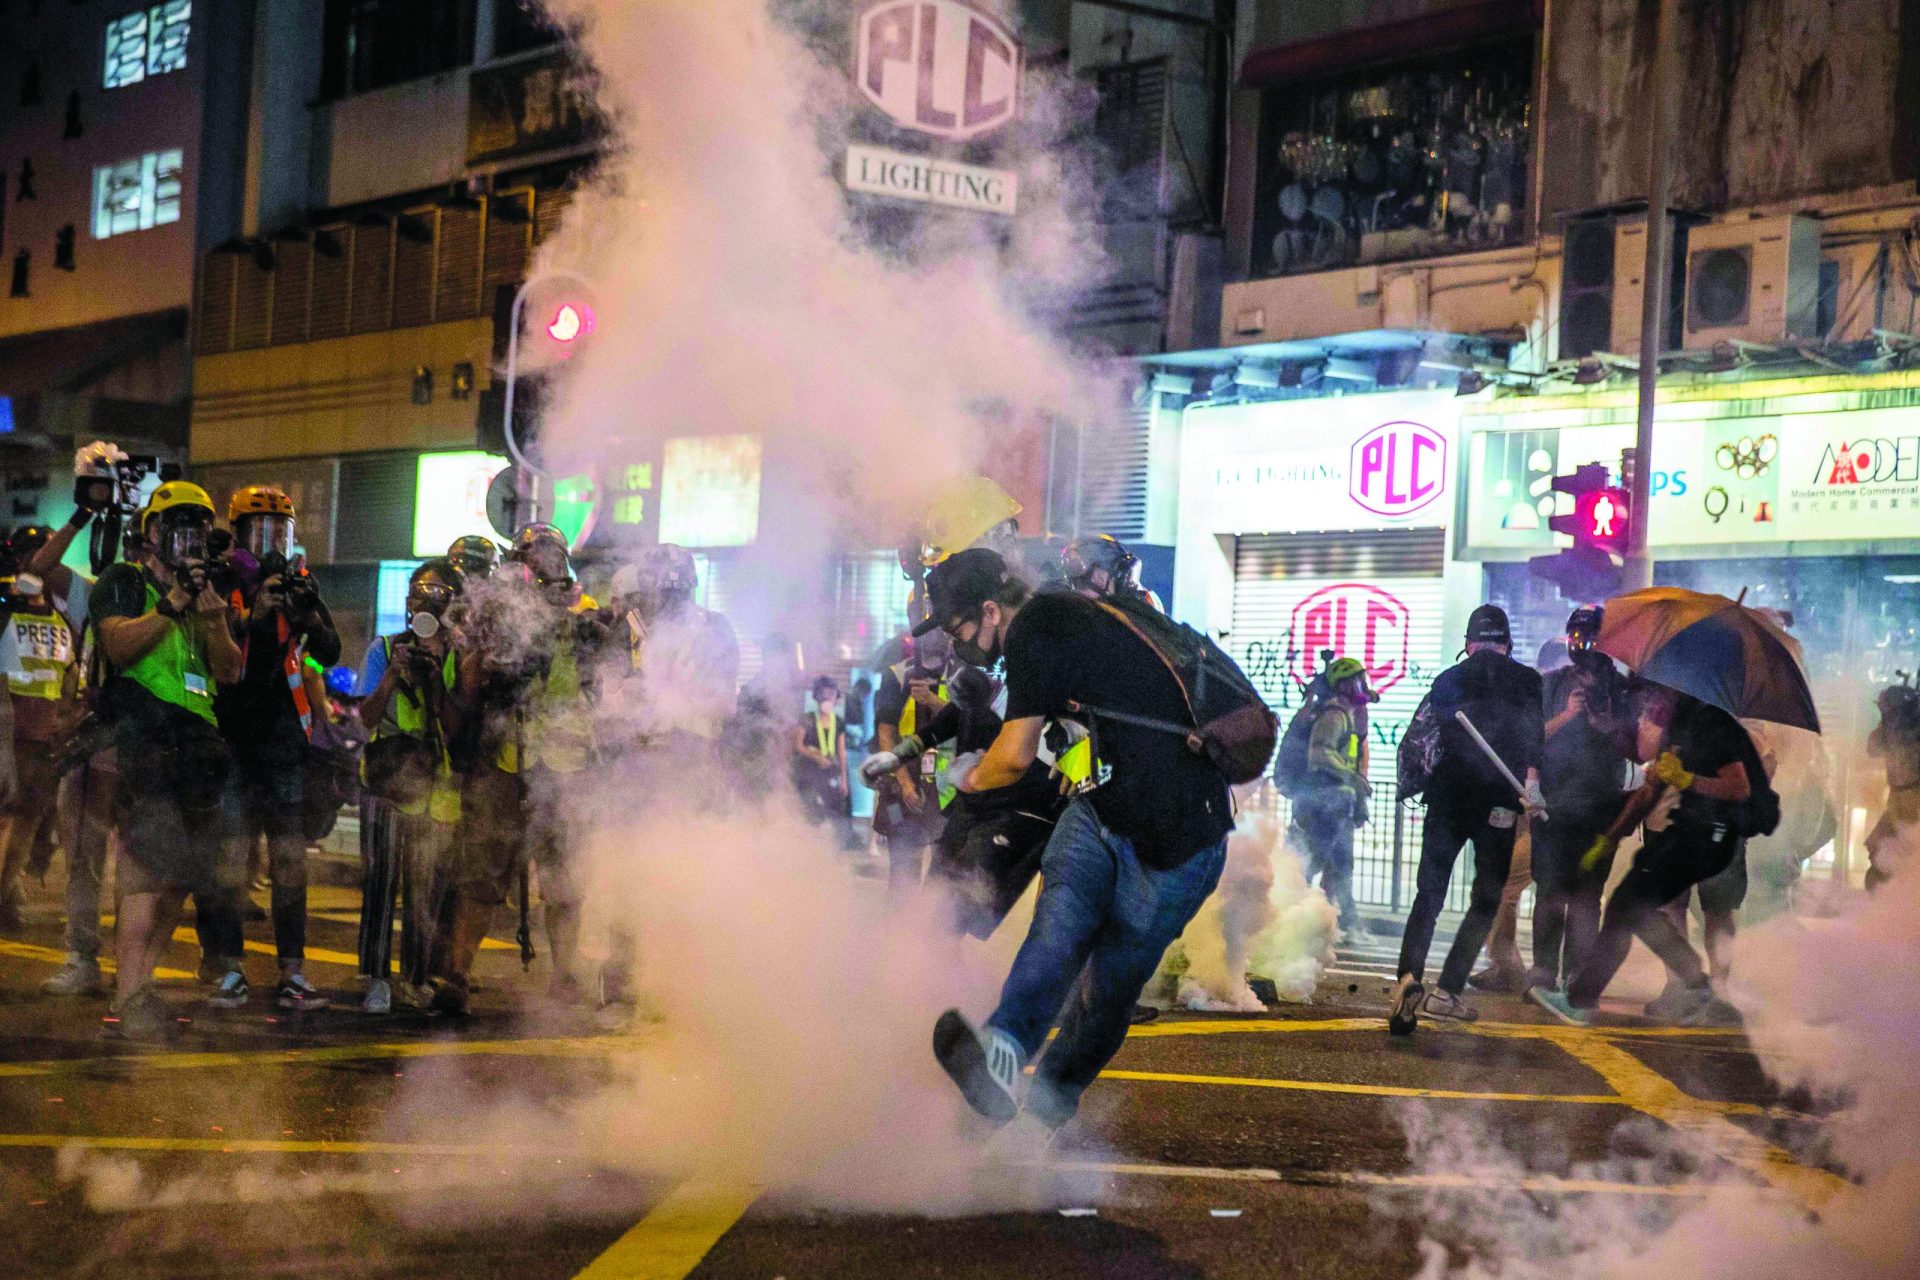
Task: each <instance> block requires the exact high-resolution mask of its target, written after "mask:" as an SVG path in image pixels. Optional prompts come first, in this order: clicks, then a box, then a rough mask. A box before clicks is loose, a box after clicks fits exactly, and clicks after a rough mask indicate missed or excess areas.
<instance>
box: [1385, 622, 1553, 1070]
mask: <svg viewBox="0 0 1920 1280" xmlns="http://www.w3.org/2000/svg"><path fill="white" fill-rule="evenodd" d="M1512 648H1513V635H1512V632H1511V630H1510V629H1509V627H1508V625H1507V615H1506V611H1505V610H1503V609H1501V608H1500V607H1499V606H1497V605H1491V604H1483V605H1481V606H1480V607H1479V608H1477V609H1475V610H1474V611H1473V614H1472V616H1471V617H1469V618H1468V620H1467V657H1466V661H1464V662H1461V663H1457V664H1456V665H1454V666H1452V667H1449V668H1447V669H1446V670H1445V671H1443V672H1441V673H1440V676H1439V678H1438V679H1436V680H1435V681H1434V682H1433V689H1432V691H1431V692H1429V693H1428V695H1427V697H1428V700H1429V703H1430V710H1431V713H1432V714H1433V715H1434V717H1435V718H1436V719H1437V720H1438V722H1439V725H1440V757H1439V761H1438V762H1437V764H1436V765H1435V766H1434V772H1433V778H1432V780H1431V782H1429V784H1428V785H1427V788H1426V799H1427V817H1426V824H1425V827H1424V829H1423V831H1422V833H1421V837H1420V872H1419V880H1418V885H1419V888H1418V890H1417V892H1416V893H1415V895H1414V899H1413V909H1412V911H1411V912H1409V913H1408V916H1407V930H1406V933H1405V935H1404V936H1403V937H1402V938H1401V941H1400V981H1399V983H1398V985H1397V986H1396V987H1395V988H1394V993H1393V1011H1392V1013H1391V1015H1390V1016H1389V1017H1388V1019H1387V1028H1388V1030H1389V1031H1391V1032H1392V1033H1393V1034H1395V1035H1408V1034H1411V1033H1412V1031H1413V1029H1414V1027H1415V1025H1416V1023H1417V1021H1418V1018H1419V1015H1420V1014H1421V1013H1423V1012H1424V1013H1428V1014H1431V1015H1432V1016H1434V1017H1436V1018H1452V1019H1455V1020H1458V1021H1462V1022H1471V1021H1473V1020H1474V1019H1475V1018H1477V1017H1479V1016H1480V1015H1479V1014H1478V1013H1477V1012H1475V1011H1474V1009H1473V1008H1472V1007H1471V1006H1469V1005H1468V1004H1467V1003H1466V1001H1464V1000H1462V999H1461V998H1460V993H1461V992H1462V991H1463V990H1465V989H1466V984H1467V970H1468V969H1469V968H1470V967H1471V966H1472V964H1473V959H1474V957H1475V956H1477V955H1479V954H1480V946H1481V944H1482V943H1484V942H1485V941H1486V939H1487V930H1488V929H1489V928H1490V927H1491V926H1492V924H1493V917H1494V913H1495V912H1496V911H1498V910H1499V909H1500V891H1501V889H1502V888H1504V887H1505V885H1506V883H1507V873H1508V872H1509V871H1510V870H1511V869H1512V862H1513V837H1514V824H1515V822H1517V821H1518V820H1519V816H1520V812H1521V810H1522V808H1525V809H1528V810H1532V809H1538V808H1541V807H1543V805H1544V801H1543V799H1542V797H1541V794H1540V757H1541V752H1542V735H1543V727H1542V724H1541V716H1540V674H1539V672H1537V671H1535V670H1533V669H1532V668H1531V667H1527V666H1522V665H1521V664H1520V663H1518V662H1515V661H1514V660H1513V658H1512V657H1510V656H1509V654H1510V651H1511V650H1512ZM1457 712H1465V713H1466V715H1467V718H1468V719H1469V720H1470V721H1472V723H1473V726H1474V728H1476V729H1478V730H1479V731H1480V733H1481V735H1482V736H1483V737H1484V738H1486V740H1487V743H1488V745H1489V746H1491V747H1492V748H1493V750H1494V752H1495V753H1496V754H1498V756H1499V757H1500V759H1501V761H1502V762H1503V763H1504V764H1505V765H1506V767H1507V769H1508V770H1509V771H1511V772H1512V773H1513V775H1514V776H1515V777H1516V778H1521V779H1524V782H1525V793H1524V794H1515V792H1514V788H1513V784H1512V783H1511V782H1509V781H1507V779H1506V776H1505V775H1504V774H1502V773H1501V771H1500V769H1499V768H1498V767H1497V766H1495V764H1494V763H1493V762H1492V761H1491V760H1489V759H1487V756H1486V753H1485V752H1484V751H1482V750H1481V748H1480V746H1479V744H1478V743H1476V742H1475V741H1474V740H1473V737H1472V735H1471V734H1469V733H1468V732H1467V730H1466V728H1465V726H1463V725H1461V724H1460V722H1459V721H1458V719H1457V718H1456V714H1455V713H1457ZM1469 840H1471V841H1473V896H1472V898H1471V899H1470V900H1469V902H1468V906H1467V914H1466V918H1465V919H1463V920H1462V921H1461V922H1460V931H1459V933H1458V934H1456V935H1455V937H1454V940H1453V947H1452V949H1451V950H1449V951H1448V952H1447V962H1446V964H1445V966H1444V967H1442V969H1441V970H1440V981H1439V983H1438V984H1437V986H1436V987H1435V989H1434V990H1433V991H1431V992H1429V991H1427V989H1426V986H1425V983H1424V977H1425V970H1426V964H1427V950H1428V948H1429V947H1431V946H1432V945H1433V927H1434V923H1435V922H1436V921H1437V920H1438V919H1439V918H1440V908H1441V906H1442V905H1443V904H1444V903H1445V902H1446V897H1447V884H1448V882H1449V881H1450V880H1452V879H1453V864H1454V863H1455V862H1456V861H1457V860H1458V859H1459V857H1460V849H1461V846H1463V845H1464V844H1466V842H1467V841H1469Z"/></svg>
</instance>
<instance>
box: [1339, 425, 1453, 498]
mask: <svg viewBox="0 0 1920 1280" xmlns="http://www.w3.org/2000/svg"><path fill="white" fill-rule="evenodd" d="M1446 487H1447V438H1446V437H1445V436H1443V435H1441V434H1440V433H1439V432H1438V431H1435V430H1434V429H1433V428H1432V427H1429V426H1426V425H1425V424H1423V423H1419V422H1383V423H1381V424H1380V425H1379V426H1377V427H1375V428H1374V429H1373V430H1371V431H1369V432H1367V434H1365V435H1363V436H1361V437H1360V438H1359V439H1358V440H1356V441H1354V444H1353V458H1352V460H1351V463H1350V465H1349V466H1348V468H1347V493H1348V495H1349V496H1351V497H1352V498H1353V500H1354V501H1355V502H1356V503H1358V504H1359V505H1360V506H1362V507H1364V508H1366V509H1367V510H1368V511H1371V512H1373V514H1375V515H1377V516H1387V517H1389V518H1397V517H1400V516H1410V515H1412V514H1413V513H1414V512H1416V511H1419V510H1420V509H1421V508H1423V507H1426V506H1428V505H1430V504H1431V503H1432V502H1433V501H1434V500H1435V499H1436V498H1438V497H1439V496H1440V495H1441V494H1442V493H1443V492H1445V490H1446Z"/></svg>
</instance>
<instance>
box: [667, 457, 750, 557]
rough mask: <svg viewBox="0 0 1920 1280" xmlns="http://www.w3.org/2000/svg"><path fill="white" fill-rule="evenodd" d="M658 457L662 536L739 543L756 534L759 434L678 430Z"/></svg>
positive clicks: (688, 542)
mask: <svg viewBox="0 0 1920 1280" xmlns="http://www.w3.org/2000/svg"><path fill="white" fill-rule="evenodd" d="M661 459H662V461H661V474H660V541H662V542H673V543H678V544H680V545H681V546H683V547H743V546H746V545H747V544H748V543H750V542H752V541H753V540H754V539H755V538H756V537H758V536H759V533H760V437H759V436H755V435H738V436H678V437H674V438H672V439H669V440H668V441H667V442H666V446H665V448H664V449H663V450H662V454H661Z"/></svg>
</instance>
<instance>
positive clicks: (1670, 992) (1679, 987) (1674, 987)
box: [1640, 978, 1698, 1022]
mask: <svg viewBox="0 0 1920 1280" xmlns="http://www.w3.org/2000/svg"><path fill="white" fill-rule="evenodd" d="M1697 1003H1698V1001H1697V1000H1695V999H1694V997H1693V996H1692V995H1690V994H1689V988H1688V987H1687V984H1686V983H1684V982H1681V981H1680V980H1679V979H1677V978H1668V979H1667V985H1666V986H1664V987H1662V988H1661V989H1660V994H1659V995H1657V996H1655V997H1654V998H1653V999H1651V1000H1649V1001H1647V1003H1646V1004H1645V1005H1643V1006H1641V1009H1640V1012H1641V1013H1642V1014H1644V1015H1645V1016H1646V1017H1649V1018H1652V1019H1653V1020H1654V1021H1655V1022H1672V1021H1673V1020H1674V1019H1675V1018H1677V1017H1679V1016H1680V1015H1681V1014H1682V1013H1685V1012H1686V1011H1687V1010H1689V1009H1691V1008H1693V1006H1694V1005H1695V1004H1697Z"/></svg>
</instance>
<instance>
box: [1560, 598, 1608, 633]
mask: <svg viewBox="0 0 1920 1280" xmlns="http://www.w3.org/2000/svg"><path fill="white" fill-rule="evenodd" d="M1606 616H1607V611H1606V610H1605V609H1602V608H1601V607H1600V606H1599V605H1597V604H1583V605H1581V606H1580V607H1579V608H1578V609H1575V610H1574V611H1573V612H1572V613H1570V614H1568V615H1567V634H1568V635H1570V636H1587V637H1589V638H1591V637H1594V636H1597V635H1599V634H1600V623H1601V622H1602V621H1603V620H1604V619H1605V618H1606Z"/></svg>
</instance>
